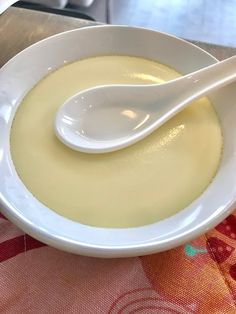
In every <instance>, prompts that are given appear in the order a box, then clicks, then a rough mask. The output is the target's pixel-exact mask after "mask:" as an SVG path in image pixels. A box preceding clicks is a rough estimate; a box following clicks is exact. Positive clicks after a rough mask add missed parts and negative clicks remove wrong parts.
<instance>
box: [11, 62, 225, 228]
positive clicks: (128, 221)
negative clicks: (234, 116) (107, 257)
mask: <svg viewBox="0 0 236 314" xmlns="http://www.w3.org/2000/svg"><path fill="white" fill-rule="evenodd" d="M178 76H179V74H178V73H177V72H176V71H175V70H173V69H171V68H169V67H168V66H165V65H163V64H159V63H157V62H154V61H150V60H146V59H143V58H136V57H128V56H98V57H92V58H88V59H83V60H79V61H76V62H74V63H70V64H67V65H65V66H63V67H61V68H59V69H58V70H55V71H54V72H51V73H49V74H48V75H47V76H46V77H45V78H43V79H42V80H41V81H40V82H39V83H38V84H37V85H36V86H35V87H34V88H33V89H32V90H31V91H30V92H29V93H28V94H27V95H26V97H25V98H24V100H23V101H22V103H21V104H20V106H19V108H18V110H17V112H16V115H15V119H14V121H13V124H12V129H11V143H10V144H11V155H12V159H13V163H14V165H15V168H16V171H17V173H18V175H19V177H20V178H21V180H22V181H23V183H24V184H25V186H26V187H27V188H28V190H29V191H30V192H31V193H32V194H33V195H34V196H35V197H36V198H37V199H38V200H39V201H40V202H42V203H43V204H44V205H46V206H47V207H49V208H50V209H51V210H53V211H55V212H57V213H58V214H60V215H62V216H65V217H67V218H69V219H72V220H75V221H78V222H80V223H82V224H86V225H91V226H98V227H116V228H124V227H136V226H141V225H145V224H150V223H154V222H156V221H159V220H161V219H165V218H167V217H169V216H171V215H174V214H175V213H177V212H178V211H180V210H181V209H183V208H185V207H186V206H187V205H189V204H190V203H191V202H192V201H193V200H194V199H196V198H197V197H198V196H200V194H201V193H202V192H203V191H204V190H205V189H206V188H207V186H208V185H209V183H210V182H211V180H212V179H213V177H214V176H215V174H216V171H217V168H218V165H219V162H220V158H221V151H222V145H223V143H222V135H221V127H220V124H219V121H218V117H217V115H216V112H215V111H214V109H213V107H212V105H211V103H210V101H209V100H208V99H207V98H202V99H200V100H198V101H195V102H194V103H193V104H191V105H190V106H189V107H187V108H186V109H184V110H183V111H182V112H181V113H179V114H178V115H176V116H175V117H174V118H172V119H171V120H169V121H168V122H167V123H165V124H164V125H163V126H162V127H160V128H159V129H158V130H156V131H155V132H154V133H153V134H151V135H149V136H148V137H147V138H145V139H144V140H142V141H140V142H138V143H136V144H134V145H132V146H130V147H128V148H125V149H122V150H120V151H116V152H113V153H106V154H98V155H94V154H86V153H80V152H77V151H73V150H72V149H70V148H68V147H67V146H65V145H64V144H63V143H61V142H60V141H59V140H58V139H57V137H56V136H55V134H54V119H55V114H56V111H57V109H58V108H59V106H60V105H62V104H63V103H64V102H65V100H66V99H68V98H69V97H71V96H73V95H74V94H76V93H77V92H78V91H80V90H83V89H87V88H90V87H93V86H98V85H106V84H154V83H161V82H164V81H168V80H171V79H174V78H176V77H178ZM128 113H129V110H128V108H127V112H126V114H127V115H128V117H127V118H129V119H132V114H131V113H129V114H128ZM124 114H125V113H124Z"/></svg>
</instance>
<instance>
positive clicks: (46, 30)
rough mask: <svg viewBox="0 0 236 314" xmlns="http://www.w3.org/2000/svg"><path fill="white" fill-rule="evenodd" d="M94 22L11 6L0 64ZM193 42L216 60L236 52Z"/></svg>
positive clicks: (1, 18)
mask: <svg viewBox="0 0 236 314" xmlns="http://www.w3.org/2000/svg"><path fill="white" fill-rule="evenodd" d="M96 24H97V23H95V22H91V21H87V20H81V19H77V18H72V17H67V16H61V15H56V14H49V13H44V12H39V11H33V10H28V9H19V8H14V7H11V8H9V9H8V10H7V11H6V12H5V13H3V14H2V15H0V67H1V66H2V65H3V64H4V63H6V62H7V61H8V60H9V59H11V58H12V57H13V56H14V55H16V54H17V53H18V52H20V51H21V50H22V49H24V48H26V47H28V46H30V45H31V44H33V43H35V42H37V41H39V40H41V39H43V38H46V37H48V36H50V35H53V34H57V33H60V32H63V31H67V30H71V29H75V28H80V27H85V26H91V25H96ZM194 43H195V44H196V45H198V46H199V47H201V48H203V49H204V50H206V51H208V52H209V53H211V54H212V55H214V56H215V57H216V58H217V59H219V60H222V59H225V58H228V57H230V56H233V55H236V48H231V47H223V46H216V45H212V44H207V43H202V42H194Z"/></svg>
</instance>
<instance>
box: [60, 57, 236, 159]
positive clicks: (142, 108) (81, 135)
mask: <svg viewBox="0 0 236 314" xmlns="http://www.w3.org/2000/svg"><path fill="white" fill-rule="evenodd" d="M235 79H236V56H234V57H232V58H229V59H227V60H225V61H222V62H218V63H216V64H213V65H211V66H209V67H206V68H204V69H201V70H198V71H196V72H193V73H191V74H188V75H185V76H183V77H180V78H177V79H175V80H173V81H169V82H167V83H164V84H153V85H110V86H101V87H96V88H91V89H88V90H85V91H82V92H80V93H78V94H76V95H75V96H73V97H71V98H70V99H68V100H67V101H66V102H65V103H64V104H63V105H62V106H61V107H60V108H59V110H58V112H57V114H56V118H55V133H56V135H57V137H58V138H59V139H60V140H61V141H62V142H63V143H64V144H65V145H67V146H69V147H70V148H72V149H75V150H78V151H82V152H87V153H105V152H111V151H115V150H118V149H121V148H124V147H126V146H129V145H131V144H133V143H135V142H137V141H139V140H141V139H142V138H144V137H146V136H147V135H149V134H150V133H151V132H153V131H154V130H156V129H157V128H158V127H159V126H161V125H162V124H163V123H165V122H166V121H167V120H169V119H170V118H171V117H173V116H174V115H176V114H177V113H178V112H179V111H181V110H182V109H184V108H185V107H186V106H187V105H188V104H190V103H191V102H192V101H193V100H195V99H197V98H199V97H201V96H203V95H206V94H208V93H209V92H212V91H213V90H215V89H216V88H220V87H223V86H224V85H226V84H229V83H230V82H232V81H234V80H235ZM225 105H226V106H227V104H225Z"/></svg>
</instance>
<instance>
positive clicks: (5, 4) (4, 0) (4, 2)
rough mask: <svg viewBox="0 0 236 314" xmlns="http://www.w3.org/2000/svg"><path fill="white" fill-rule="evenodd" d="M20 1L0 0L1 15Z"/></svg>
mask: <svg viewBox="0 0 236 314" xmlns="http://www.w3.org/2000/svg"><path fill="white" fill-rule="evenodd" d="M18 1H19V0H0V15H1V14H2V13H3V12H4V11H6V9H8V8H9V7H10V6H11V5H12V4H14V3H16V2H18Z"/></svg>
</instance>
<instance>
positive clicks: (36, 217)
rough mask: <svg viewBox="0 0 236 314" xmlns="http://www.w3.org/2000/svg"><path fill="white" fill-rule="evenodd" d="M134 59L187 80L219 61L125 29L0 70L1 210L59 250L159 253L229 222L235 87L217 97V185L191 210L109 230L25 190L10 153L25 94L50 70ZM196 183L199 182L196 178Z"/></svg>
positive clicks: (56, 44)
mask: <svg viewBox="0 0 236 314" xmlns="http://www.w3.org/2000/svg"><path fill="white" fill-rule="evenodd" d="M107 54H116V55H134V56H140V57H145V58H149V59H152V60H157V61H159V62H161V63H164V64H167V65H170V66H171V67H173V68H175V69H176V70H177V71H179V72H181V73H183V74H186V73H189V72H191V71H194V70H197V69H199V68H201V67H204V66H207V65H209V64H212V63H214V62H217V60H216V59H215V58H214V57H212V56H211V55H210V54H208V53H206V52H205V51H203V50H202V49H200V48H198V47H196V46H194V45H192V44H190V43H187V42H185V41H183V40H180V39H178V38H175V37H172V36H169V35H166V34H163V33H158V32H155V31H151V30H147V29H141V28H132V27H126V26H95V27H88V28H83V29H77V30H73V31H69V32H65V33H62V34H58V35H56V36H52V37H50V38H47V39H45V40H42V41H40V42H38V43H37V44H34V45H33V46H31V47H29V48H27V49H25V50H24V51H22V52H21V53H19V54H18V55H17V56H15V57H14V58H13V59H11V60H10V61H9V62H8V63H7V64H6V65H5V66H4V67H3V68H2V69H1V70H0V173H1V176H0V206H1V207H2V212H3V213H4V215H6V216H7V217H8V218H9V219H10V220H11V221H12V222H13V223H15V224H16V225H17V226H19V227H20V228H21V229H23V230H24V231H25V232H26V233H28V234H30V235H31V236H33V237H35V238H37V239H38V240H40V241H42V242H45V243H47V244H49V245H51V246H54V247H56V248H59V249H62V250H65V251H69V252H73V253H78V254H83V255H88V256H99V257H125V256H136V255H145V254H149V253H154V252H160V251H163V250H167V249H170V248H173V247H175V246H178V245H180V244H182V243H184V242H187V241H190V240H191V239H192V238H195V237H197V236H198V235H200V234H202V233H204V232H206V231H207V230H209V229H210V228H212V227H214V226H215V225H216V224H218V223H219V222H220V221H221V220H223V219H224V218H225V217H226V216H227V215H228V214H229V213H230V212H231V211H232V210H233V208H234V202H235V200H236V136H235V121H234V120H235V116H236V106H235V105H234V100H235V99H236V86H235V84H231V85H230V86H227V87H225V88H224V89H222V90H221V91H218V92H216V93H214V94H212V95H211V100H212V101H213V104H214V106H215V109H216V111H217V113H218V115H219V117H220V120H221V125H222V129H223V136H224V151H223V157H222V161H221V165H220V167H219V170H218V172H217V175H216V177H215V178H214V180H213V182H212V183H211V184H210V185H209V186H208V188H207V189H206V190H205V192H204V193H203V194H202V195H201V196H200V197H199V198H198V199H196V200H195V201H194V202H192V203H191V204H190V205H189V206H188V207H187V208H185V209H183V210H182V211H180V212H179V213H177V214H176V215H174V216H172V217H170V218H168V219H165V220H162V221H160V222H157V223H153V224H150V225H146V226H143V227H137V228H127V229H106V228H96V227H90V226H86V225H82V224H79V223H77V222H73V221H71V220H69V219H66V218H64V217H62V216H60V215H58V214H56V213H55V212H54V211H52V210H50V209H49V208H47V207H45V206H44V205H43V204H42V203H40V202H39V201H38V200H37V199H35V198H34V197H33V196H32V194H31V193H30V192H29V191H28V190H27V189H26V187H25V186H24V184H23V183H22V182H21V180H20V179H19V177H18V176H17V173H16V171H15V168H14V165H13V162H12V160H11V155H10V145H9V137H10V129H11V123H12V120H13V117H14V114H15V111H16V109H17V106H18V105H19V104H20V102H21V100H22V98H23V97H24V95H25V94H26V93H27V92H28V91H29V90H30V89H31V88H32V87H33V86H34V85H35V84H36V83H37V82H38V81H39V80H40V79H41V78H42V77H43V76H45V75H46V74H47V73H48V71H49V69H56V68H58V67H60V66H62V65H63V64H64V61H69V62H71V61H75V60H78V59H80V58H86V57H90V56H97V55H107ZM193 180H194V178H193Z"/></svg>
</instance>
